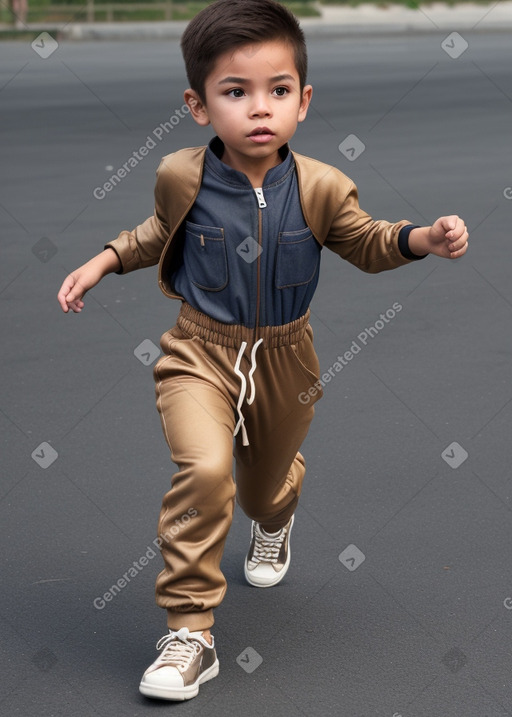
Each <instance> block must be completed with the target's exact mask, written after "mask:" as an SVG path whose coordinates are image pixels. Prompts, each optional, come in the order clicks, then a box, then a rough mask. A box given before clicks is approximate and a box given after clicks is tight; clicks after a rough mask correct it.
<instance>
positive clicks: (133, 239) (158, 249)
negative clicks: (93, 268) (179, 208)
mask: <svg viewBox="0 0 512 717" xmlns="http://www.w3.org/2000/svg"><path fill="white" fill-rule="evenodd" d="M161 168H162V163H160V166H159V167H158V169H157V172H156V175H157V179H156V185H155V210H154V213H153V216H151V217H148V218H147V219H146V221H145V222H143V223H142V224H139V226H138V227H136V228H135V229H133V230H132V231H122V232H121V233H120V234H119V236H118V237H117V239H114V240H112V241H110V242H108V243H107V244H105V249H107V248H108V247H110V248H111V249H113V250H114V251H115V252H116V254H117V256H118V257H119V261H120V262H121V270H120V271H118V272H117V273H118V274H127V273H128V272H130V271H134V270H135V269H143V268H145V267H147V266H154V265H155V264H158V261H159V259H160V255H161V253H162V251H163V248H164V246H165V244H166V242H167V239H168V237H169V231H170V230H169V223H168V220H167V215H166V211H165V203H164V191H163V178H162V174H161V171H160V170H161Z"/></svg>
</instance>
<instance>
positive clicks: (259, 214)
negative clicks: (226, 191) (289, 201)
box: [254, 204, 267, 341]
mask: <svg viewBox="0 0 512 717" xmlns="http://www.w3.org/2000/svg"><path fill="white" fill-rule="evenodd" d="M265 206H267V205H266V204H265ZM261 224H262V221H261V209H258V246H260V247H261V245H262V242H261V238H262V227H261ZM260 259H261V252H260V253H259V255H258V258H257V259H256V262H257V263H256V321H255V322H254V341H256V332H257V331H258V326H259V324H260V298H261V297H260V294H261V292H260V270H261V262H260Z"/></svg>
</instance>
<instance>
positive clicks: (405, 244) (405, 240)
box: [398, 224, 428, 261]
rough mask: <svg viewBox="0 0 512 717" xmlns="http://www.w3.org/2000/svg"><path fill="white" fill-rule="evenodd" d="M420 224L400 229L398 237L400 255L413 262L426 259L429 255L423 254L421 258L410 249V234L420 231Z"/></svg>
mask: <svg viewBox="0 0 512 717" xmlns="http://www.w3.org/2000/svg"><path fill="white" fill-rule="evenodd" d="M419 228H420V226H419V224H408V225H407V226H405V227H402V229H400V233H399V235H398V248H399V249H400V253H401V255H402V256H403V257H405V258H406V259H410V260H411V261H419V260H420V259H424V258H425V257H426V256H428V254H423V255H422V256H419V255H418V254H413V253H412V251H411V250H410V249H409V234H410V233H411V232H412V230H413V229H419Z"/></svg>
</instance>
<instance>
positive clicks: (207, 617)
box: [167, 610, 215, 632]
mask: <svg viewBox="0 0 512 717" xmlns="http://www.w3.org/2000/svg"><path fill="white" fill-rule="evenodd" d="M214 622H215V621H214V619H213V610H204V611H202V612H175V611H174V610H167V627H170V628H171V630H179V629H180V628H181V627H188V629H189V630H190V632H198V631H199V630H208V628H210V627H211V626H212V625H213V623H214Z"/></svg>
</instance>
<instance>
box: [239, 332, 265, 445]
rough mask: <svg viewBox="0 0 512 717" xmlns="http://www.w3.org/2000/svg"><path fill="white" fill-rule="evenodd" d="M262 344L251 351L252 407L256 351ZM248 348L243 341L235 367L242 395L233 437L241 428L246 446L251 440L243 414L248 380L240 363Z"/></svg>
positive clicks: (249, 376) (255, 345)
mask: <svg viewBox="0 0 512 717" xmlns="http://www.w3.org/2000/svg"><path fill="white" fill-rule="evenodd" d="M261 343H263V339H259V340H258V341H256V343H255V344H254V346H253V347H252V350H251V368H250V370H249V373H248V379H249V386H250V394H249V397H248V398H247V405H248V406H250V405H251V403H253V401H254V399H255V398H256V385H255V383H254V379H253V374H254V372H255V371H256V367H257V362H256V351H257V350H258V347H259V345H260V344H261ZM246 348H247V341H242V344H241V346H240V350H239V352H238V356H237V357H236V362H235V366H234V371H235V373H236V375H237V376H239V377H240V393H239V395H238V403H237V405H236V410H237V413H238V422H237V424H236V426H235V431H234V434H233V435H234V436H236V435H237V433H238V431H239V430H240V428H241V429H242V443H243V445H244V446H248V445H249V438H248V436H247V429H246V427H245V418H244V414H243V413H242V405H243V403H244V400H245V396H246V393H247V380H246V378H245V376H244V374H243V373H242V371H240V363H241V361H242V358H243V355H244V353H245V349H246Z"/></svg>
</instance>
